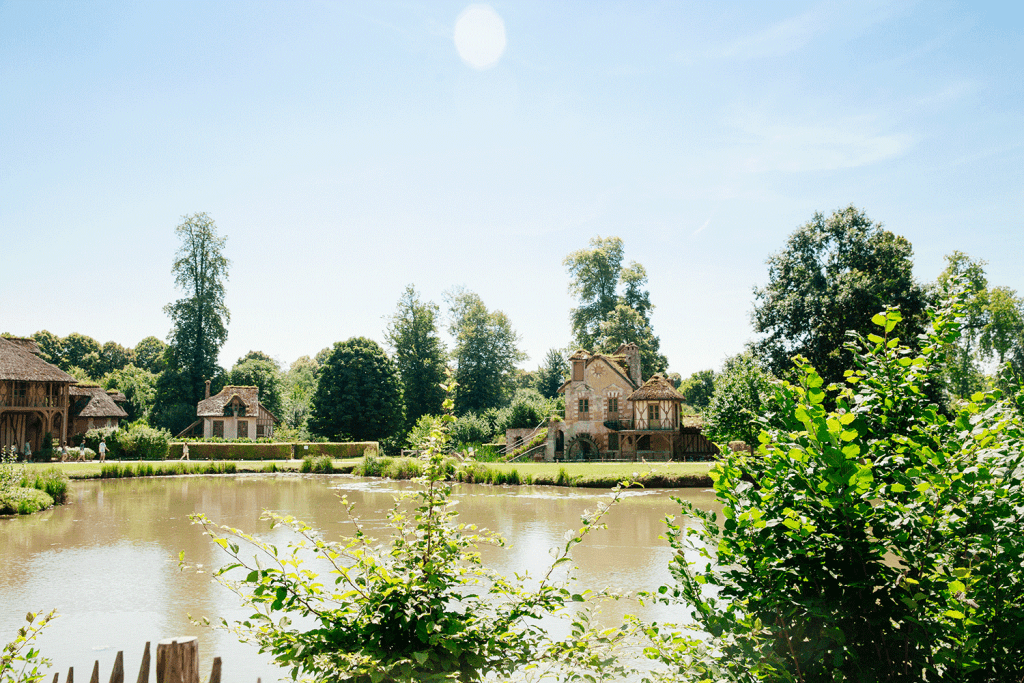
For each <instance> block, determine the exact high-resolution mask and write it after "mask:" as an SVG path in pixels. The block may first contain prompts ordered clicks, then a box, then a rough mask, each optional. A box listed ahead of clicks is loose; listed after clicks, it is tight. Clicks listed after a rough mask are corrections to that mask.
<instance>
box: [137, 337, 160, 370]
mask: <svg viewBox="0 0 1024 683" xmlns="http://www.w3.org/2000/svg"><path fill="white" fill-rule="evenodd" d="M165 353H167V344H165V343H164V342H162V341H160V340H159V339H157V338H156V337H146V338H145V339H143V340H142V341H140V342H139V343H138V344H136V345H135V365H136V366H138V367H140V368H143V369H144V370H149V371H150V372H153V373H157V374H159V373H161V372H163V370H164V368H165V367H166V366H167V365H166V362H165V358H164V354H165Z"/></svg>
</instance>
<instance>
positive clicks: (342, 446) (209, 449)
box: [108, 441, 378, 460]
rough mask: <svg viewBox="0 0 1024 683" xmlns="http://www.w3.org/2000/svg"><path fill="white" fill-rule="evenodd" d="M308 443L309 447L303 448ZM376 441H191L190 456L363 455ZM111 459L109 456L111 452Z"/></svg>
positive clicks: (172, 452) (171, 454)
mask: <svg viewBox="0 0 1024 683" xmlns="http://www.w3.org/2000/svg"><path fill="white" fill-rule="evenodd" d="M305 446H309V448H308V449H306V448H304V447H305ZM181 448H182V444H181V443H172V444H171V445H170V448H169V449H168V451H167V459H168V460H178V459H179V458H181ZM377 448H378V443H377V442H376V441H354V442H351V443H296V444H292V443H253V442H251V441H223V442H216V443H206V442H202V441H189V442H188V457H189V460H291V459H293V458H305V457H307V456H327V457H329V458H333V459H335V460H343V459H345V458H361V457H363V453H364V452H366V450H367V449H370V450H377ZM108 459H109V456H108Z"/></svg>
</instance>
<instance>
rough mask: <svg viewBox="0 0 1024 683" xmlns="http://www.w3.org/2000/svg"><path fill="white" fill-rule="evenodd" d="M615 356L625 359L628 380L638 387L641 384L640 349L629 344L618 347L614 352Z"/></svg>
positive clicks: (631, 343)
mask: <svg viewBox="0 0 1024 683" xmlns="http://www.w3.org/2000/svg"><path fill="white" fill-rule="evenodd" d="M615 354H616V355H622V356H625V357H626V364H627V365H628V366H629V378H630V379H631V380H633V383H634V384H636V386H638V387H639V386H640V385H641V384H643V383H644V381H643V375H641V374H640V347H639V346H637V345H636V344H634V343H633V342H630V343H628V344H623V345H622V346H620V347H619V348H618V349H617V350H616V351H615Z"/></svg>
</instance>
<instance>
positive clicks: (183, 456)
mask: <svg viewBox="0 0 1024 683" xmlns="http://www.w3.org/2000/svg"><path fill="white" fill-rule="evenodd" d="M189 459H190V458H189V457H188V444H185V445H183V446H182V447H181V457H180V458H178V460H189Z"/></svg>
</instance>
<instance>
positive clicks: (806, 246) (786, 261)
mask: <svg viewBox="0 0 1024 683" xmlns="http://www.w3.org/2000/svg"><path fill="white" fill-rule="evenodd" d="M912 254H913V251H912V249H911V246H910V242H908V241H907V240H906V239H904V238H903V237H900V236H898V235H894V234H893V233H891V232H889V231H887V230H884V229H883V228H882V225H881V224H880V223H873V222H872V221H871V220H870V219H869V218H868V217H867V216H866V215H865V214H864V212H863V211H861V210H860V209H857V208H856V207H854V206H848V207H846V208H844V209H839V210H838V211H835V212H834V213H832V214H831V215H830V216H825V215H824V214H822V213H815V214H814V217H813V218H812V219H811V220H810V221H809V222H807V223H805V224H804V225H802V226H800V227H799V228H797V230H796V231H795V232H794V233H793V234H792V235H790V237H789V239H788V240H787V242H786V246H785V248H783V250H782V251H780V252H778V253H776V254H772V255H771V256H770V257H769V258H768V284H767V285H766V286H764V287H761V288H755V289H754V298H755V300H756V303H755V305H754V312H753V316H752V317H753V323H754V330H755V332H758V333H760V334H762V335H763V337H762V338H761V339H760V340H759V341H758V342H757V343H756V344H755V346H754V350H755V353H756V354H757V355H758V356H759V357H760V358H761V359H762V361H763V362H764V363H765V364H766V365H767V368H768V369H769V370H770V371H771V372H772V373H774V374H776V375H779V376H783V375H785V374H788V373H789V372H790V370H791V368H792V362H791V360H790V359H791V358H792V356H794V355H796V354H802V355H803V356H805V357H807V358H808V359H809V360H810V362H811V365H812V366H814V367H815V368H817V370H818V372H819V373H821V376H822V377H823V378H824V380H825V383H826V385H828V384H829V383H832V382H841V381H842V380H843V371H844V370H845V369H846V368H848V367H849V365H850V362H851V357H850V352H849V351H847V350H846V349H845V348H844V345H845V342H846V332H847V331H848V330H855V331H857V332H860V333H861V334H869V333H873V332H874V328H873V326H872V325H871V318H872V316H874V315H875V314H876V313H878V312H879V311H882V310H884V309H885V307H886V306H890V305H893V306H897V307H899V309H900V311H901V312H902V314H903V320H904V325H905V326H906V327H904V330H903V334H902V336H903V337H904V339H912V338H914V337H915V336H916V335H917V334H919V333H920V332H921V331H922V329H923V325H924V310H925V303H926V302H925V296H924V291H923V289H922V288H921V286H920V285H919V284H918V283H917V281H916V280H915V279H914V275H913V261H912V260H911V257H912Z"/></svg>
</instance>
